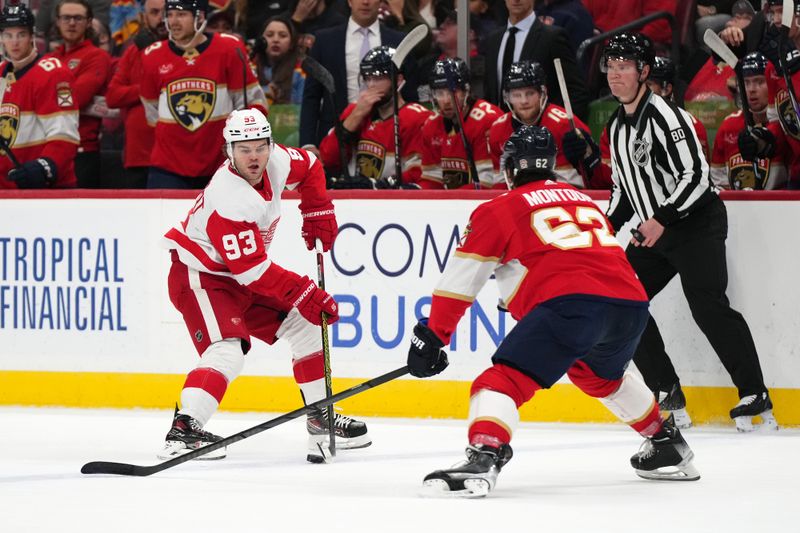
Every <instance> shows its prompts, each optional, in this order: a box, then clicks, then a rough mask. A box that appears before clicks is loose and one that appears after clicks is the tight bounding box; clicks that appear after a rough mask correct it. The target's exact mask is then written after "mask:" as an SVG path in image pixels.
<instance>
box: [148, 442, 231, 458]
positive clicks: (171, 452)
mask: <svg viewBox="0 0 800 533" xmlns="http://www.w3.org/2000/svg"><path fill="white" fill-rule="evenodd" d="M195 449H197V448H188V447H186V444H185V443H183V442H175V441H170V442H167V444H166V446H164V449H163V450H161V451H160V452H158V454H156V457H158V458H159V459H161V460H162V461H168V460H170V459H175V458H176V457H180V456H181V455H186V454H187V453H189V452H192V451H194V450H195ZM227 456H228V453H227V448H219V449H218V450H214V451H213V452H208V453H207V454H205V455H201V456H200V457H195V458H194V460H195V461H218V460H220V459H225V458H226V457H227Z"/></svg>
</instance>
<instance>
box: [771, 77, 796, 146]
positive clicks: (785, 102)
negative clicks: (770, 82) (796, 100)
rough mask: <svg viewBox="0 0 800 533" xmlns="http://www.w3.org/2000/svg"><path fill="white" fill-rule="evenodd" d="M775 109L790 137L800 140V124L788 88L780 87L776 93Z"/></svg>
mask: <svg viewBox="0 0 800 533" xmlns="http://www.w3.org/2000/svg"><path fill="white" fill-rule="evenodd" d="M775 109H776V111H777V112H778V119H779V120H780V122H781V126H782V127H783V131H785V132H786V134H787V135H789V136H790V137H792V138H794V139H796V140H800V126H798V124H797V115H796V114H795V112H794V109H792V101H791V99H790V98H789V93H788V92H786V89H780V90H779V91H778V94H776V95H775Z"/></svg>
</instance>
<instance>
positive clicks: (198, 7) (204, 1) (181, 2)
mask: <svg viewBox="0 0 800 533" xmlns="http://www.w3.org/2000/svg"><path fill="white" fill-rule="evenodd" d="M173 9H177V10H180V11H192V12H194V13H195V14H197V13H203V14H204V15H205V14H207V13H208V0H167V3H166V5H165V11H171V10H173Z"/></svg>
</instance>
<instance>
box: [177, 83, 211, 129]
mask: <svg viewBox="0 0 800 533" xmlns="http://www.w3.org/2000/svg"><path fill="white" fill-rule="evenodd" d="M216 98H217V90H216V84H215V83H214V82H213V81H211V80H206V79H203V78H183V79H180V80H176V81H173V82H170V83H169V84H168V85H167V105H169V110H170V112H171V113H172V116H173V117H175V120H176V121H177V122H178V124H180V125H181V126H183V127H184V128H186V129H187V130H189V131H195V130H197V129H198V128H199V127H200V126H202V125H203V124H205V123H206V122H207V121H208V119H209V118H211V114H212V112H213V111H214V103H215V102H216Z"/></svg>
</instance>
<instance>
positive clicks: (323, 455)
mask: <svg viewBox="0 0 800 533" xmlns="http://www.w3.org/2000/svg"><path fill="white" fill-rule="evenodd" d="M333 428H334V431H335V432H336V449H337V450H353V449H356V448H366V447H367V446H369V445H370V444H372V439H370V437H369V433H367V425H366V424H365V423H364V422H361V421H360V420H355V419H353V418H350V417H348V416H344V415H340V414H339V413H334V414H333ZM306 429H307V430H308V456H307V457H306V459H308V461H309V462H310V463H327V462H328V461H330V453H329V441H330V439H329V438H328V410H327V409H322V410H318V411H316V412H314V413H312V414H309V415H308V419H307V420H306Z"/></svg>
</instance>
